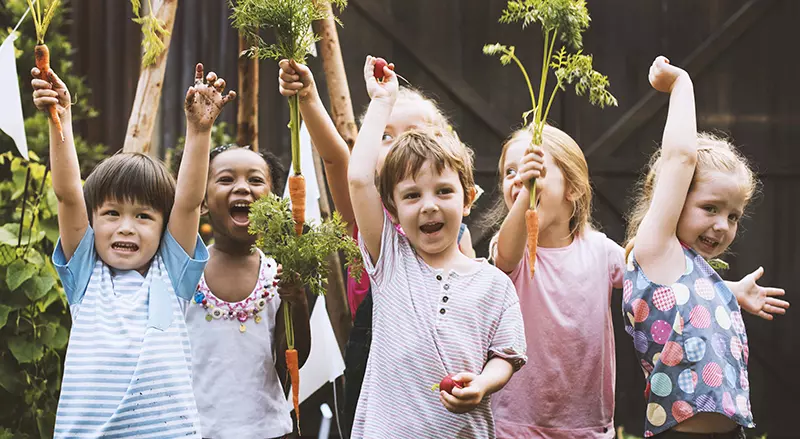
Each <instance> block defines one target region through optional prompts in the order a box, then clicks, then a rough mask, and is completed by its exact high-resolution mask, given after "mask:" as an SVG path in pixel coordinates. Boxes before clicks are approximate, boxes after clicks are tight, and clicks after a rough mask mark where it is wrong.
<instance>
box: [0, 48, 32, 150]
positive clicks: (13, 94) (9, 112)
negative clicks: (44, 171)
mask: <svg viewBox="0 0 800 439" xmlns="http://www.w3.org/2000/svg"><path fill="white" fill-rule="evenodd" d="M16 39H17V36H16V33H15V32H11V34H10V35H9V36H8V37H6V40H5V41H3V44H2V45H0V100H2V102H3V104H2V105H0V131H3V132H4V133H6V134H8V136H9V137H11V139H12V140H14V143H15V144H16V145H17V150H19V153H20V154H21V155H22V157H25V160H28V141H27V139H26V138H25V118H23V117H22V98H21V97H20V93H19V78H17V60H16V59H15V58H14V40H16Z"/></svg>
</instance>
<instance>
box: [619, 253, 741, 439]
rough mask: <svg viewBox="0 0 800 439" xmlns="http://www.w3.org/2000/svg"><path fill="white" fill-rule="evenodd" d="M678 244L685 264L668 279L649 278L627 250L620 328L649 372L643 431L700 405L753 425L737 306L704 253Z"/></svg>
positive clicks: (660, 427) (652, 431)
mask: <svg viewBox="0 0 800 439" xmlns="http://www.w3.org/2000/svg"><path fill="white" fill-rule="evenodd" d="M683 252H684V255H685V256H686V259H685V260H686V271H685V272H684V274H683V275H682V276H681V278H680V279H678V281H677V282H676V283H674V284H672V285H658V284H655V283H653V282H651V281H650V280H649V279H648V278H647V277H646V276H645V274H644V271H642V269H641V267H639V264H637V263H636V261H635V260H634V258H633V254H631V256H630V259H631V260H630V261H629V263H628V270H627V272H626V273H625V281H624V285H623V291H624V294H623V304H622V308H623V316H624V321H625V331H626V332H627V333H628V334H630V335H631V337H633V347H634V350H635V351H636V354H637V355H638V357H639V361H640V363H641V365H642V370H644V373H645V377H646V379H647V388H646V389H645V398H646V399H647V411H646V419H645V428H644V431H645V437H650V436H654V435H656V434H659V433H661V432H664V431H666V430H668V429H670V428H672V427H674V426H675V425H676V424H678V423H681V422H683V421H685V420H687V419H689V418H691V417H692V416H694V415H696V414H697V413H700V412H711V413H720V414H722V415H725V416H727V417H728V418H730V419H731V420H733V421H734V422H736V423H738V424H739V425H742V426H744V427H748V428H752V427H754V426H755V424H753V415H752V413H751V411H750V392H749V388H750V385H749V382H748V379H747V355H748V353H749V348H748V346H747V334H746V333H745V328H744V321H743V320H742V313H741V309H740V308H739V304H738V303H737V302H736V298H735V297H734V295H733V293H732V292H731V291H730V289H728V287H727V286H726V285H725V283H724V282H723V281H722V279H721V278H720V277H719V275H718V274H717V273H716V272H715V271H714V269H713V268H711V267H710V266H709V265H708V263H707V262H706V261H705V259H703V257H702V256H700V255H698V254H697V253H695V252H694V251H693V250H692V249H690V248H686V247H684V248H683Z"/></svg>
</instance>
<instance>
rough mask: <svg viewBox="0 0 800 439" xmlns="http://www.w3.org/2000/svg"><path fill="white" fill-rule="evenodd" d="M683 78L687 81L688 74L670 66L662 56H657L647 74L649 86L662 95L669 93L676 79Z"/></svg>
mask: <svg viewBox="0 0 800 439" xmlns="http://www.w3.org/2000/svg"><path fill="white" fill-rule="evenodd" d="M684 77H685V78H687V79H688V78H689V74H688V73H686V71H685V70H683V69H681V68H678V67H675V66H673V65H672V64H670V63H669V60H668V59H667V58H666V57H664V56H659V57H657V58H656V59H655V61H653V65H651V66H650V72H649V74H648V79H649V80H650V85H652V86H653V88H654V89H656V90H658V91H660V92H662V93H671V92H672V89H673V87H675V83H676V82H678V79H679V78H684Z"/></svg>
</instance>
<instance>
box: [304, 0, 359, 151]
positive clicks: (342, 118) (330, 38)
mask: <svg viewBox="0 0 800 439" xmlns="http://www.w3.org/2000/svg"><path fill="white" fill-rule="evenodd" d="M325 4H326V7H327V8H328V14H329V16H330V17H332V16H333V13H332V11H331V5H330V2H325ZM314 31H315V32H316V33H317V35H319V36H320V37H321V40H320V42H319V45H320V55H321V57H322V68H323V70H324V71H325V82H326V84H327V86H328V97H329V98H330V101H331V108H330V111H331V117H332V118H333V122H334V123H335V124H336V130H337V131H339V135H341V136H342V138H343V139H344V141H345V142H347V146H348V147H349V148H350V149H351V150H352V149H353V145H355V143H356V137H357V136H358V128H357V127H356V118H355V116H354V115H353V102H352V101H351V100H350V89H349V88H348V86H347V73H345V70H344V62H343V61H342V47H341V46H340V45H339V33H338V32H337V30H336V22H335V21H333V19H332V18H329V19H327V20H319V21H315V22H314Z"/></svg>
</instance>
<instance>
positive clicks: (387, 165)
mask: <svg viewBox="0 0 800 439" xmlns="http://www.w3.org/2000/svg"><path fill="white" fill-rule="evenodd" d="M374 66H375V58H372V57H367V61H366V64H365V66H364V78H365V80H366V82H367V91H368V93H369V95H370V97H371V98H372V102H371V103H370V106H369V109H368V110H367V113H366V116H365V118H364V123H363V125H362V127H361V131H360V132H359V135H358V139H357V141H356V144H355V148H354V149H353V154H352V156H351V159H350V160H351V161H350V165H349V167H348V179H349V183H350V196H351V198H352V199H353V200H359V202H358V203H354V204H353V210H354V213H355V217H356V222H357V224H358V229H359V233H360V239H359V242H360V245H361V252H362V255H363V256H364V265H365V267H366V269H367V273H368V274H369V276H370V281H371V282H372V291H373V293H372V294H373V333H372V334H373V335H372V346H371V350H370V358H369V362H368V363H367V370H366V373H365V376H364V384H363V387H362V390H361V394H360V396H359V400H358V406H357V408H356V416H355V421H354V425H353V431H352V435H351V437H352V438H354V439H358V438H370V439H381V438H399V437H403V438H405V437H408V438H411V437H415V438H417V437H419V438H422V437H436V438H477V437H480V438H493V437H494V421H493V419H492V413H491V406H490V400H489V395H491V394H492V393H494V392H496V391H498V390H500V389H501V388H502V387H503V386H504V385H505V384H506V383H507V382H508V380H509V379H510V378H511V375H512V374H513V373H514V371H515V370H517V369H519V368H520V367H521V366H522V365H523V364H524V363H525V361H526V360H527V358H526V357H525V347H526V343H525V333H524V329H523V325H522V314H521V312H520V307H519V299H518V298H517V295H516V291H515V290H514V285H513V284H512V283H511V281H510V279H509V278H508V277H507V276H506V275H504V274H503V273H502V272H501V271H500V270H498V269H497V268H495V267H494V266H492V265H490V264H489V263H488V262H486V260H475V259H471V258H469V257H467V256H465V255H464V254H463V253H461V252H460V251H459V250H458V232H459V228H460V226H461V221H462V217H463V216H465V215H467V214H469V210H470V205H471V203H472V201H473V200H474V196H475V186H474V182H473V178H472V156H471V154H470V152H469V150H468V149H467V148H466V147H465V146H463V145H462V144H461V142H460V141H459V140H458V138H457V137H456V136H455V135H454V134H451V133H448V132H437V131H435V130H434V129H433V128H424V127H423V128H422V129H412V130H410V131H408V132H405V133H403V134H401V135H400V136H399V137H398V138H397V139H389V138H387V137H388V136H386V135H385V134H384V130H385V128H386V124H387V120H388V119H389V116H390V115H391V112H392V109H393V107H394V103H395V101H396V99H397V91H398V85H397V78H396V76H395V74H394V72H393V71H392V70H391V69H389V68H388V67H387V68H384V72H383V73H384V75H385V78H384V81H383V82H382V83H378V82H377V81H376V79H375V77H374V76H373V70H374V68H375V67H374ZM382 138H383V141H384V142H390V143H391V149H390V150H389V153H388V154H387V155H386V158H385V160H384V163H383V166H382V168H381V173H380V176H378V178H377V186H378V187H377V188H376V187H375V183H376V178H375V169H376V163H377V162H378V160H379V156H380V150H381V149H382V146H386V145H385V144H384V145H381V139H382ZM382 202H383V203H382ZM383 205H385V207H386V212H388V214H387V213H384V208H383ZM396 223H399V224H400V225H401V226H402V228H403V231H404V232H405V233H404V235H401V234H400V233H398V232H397V229H396V228H395V226H394V225H395V224H396ZM453 373H454V374H455V375H454V377H453V379H454V380H455V381H456V382H458V383H459V384H460V385H461V386H463V388H454V389H453V390H452V393H448V392H445V391H439V392H432V391H431V385H432V384H436V383H439V381H440V380H441V379H442V378H443V377H444V376H445V375H447V374H453Z"/></svg>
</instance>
